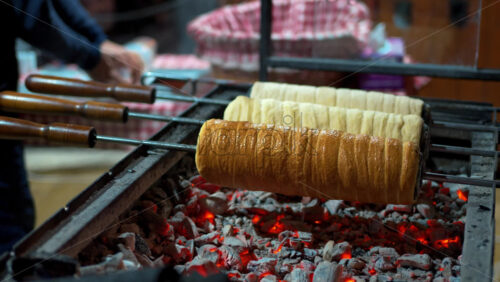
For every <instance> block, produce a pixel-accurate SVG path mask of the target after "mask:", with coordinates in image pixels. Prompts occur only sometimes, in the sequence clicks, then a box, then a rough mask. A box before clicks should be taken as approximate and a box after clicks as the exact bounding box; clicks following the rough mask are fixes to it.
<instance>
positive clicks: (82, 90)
mask: <svg viewBox="0 0 500 282" xmlns="http://www.w3.org/2000/svg"><path fill="white" fill-rule="evenodd" d="M162 79H163V78H162ZM172 80H176V78H172ZM207 80H209V81H212V80H211V79H207ZM213 81H214V82H215V83H225V81H224V80H213ZM244 85H248V87H250V84H244ZM26 87H27V88H28V89H29V90H30V91H33V92H39V93H46V94H58V95H67V96H85V97H113V98H115V99H116V100H118V101H130V102H141V103H154V102H155V101H156V99H157V98H160V99H166V100H171V101H181V102H189V103H203V104H213V105H219V106H226V105H228V104H229V103H230V101H227V100H220V99H212V98H199V97H193V96H187V95H179V91H178V90H176V89H174V88H172V87H169V86H165V85H157V86H155V87H149V86H137V85H130V84H116V85H115V84H104V83H98V82H93V81H84V80H78V79H68V78H61V77H56V76H45V75H30V76H28V78H27V79H26ZM465 106H466V107H470V108H471V109H474V110H477V109H481V110H485V111H486V110H488V111H494V112H495V113H496V112H497V110H498V108H495V107H483V106H476V105H465ZM141 118H147V117H146V116H145V115H143V116H142V117H141ZM431 127H442V128H449V129H458V130H474V131H489V132H496V133H497V134H498V132H499V130H500V127H497V126H493V125H470V124H461V123H454V122H442V121H433V123H432V124H431Z"/></svg>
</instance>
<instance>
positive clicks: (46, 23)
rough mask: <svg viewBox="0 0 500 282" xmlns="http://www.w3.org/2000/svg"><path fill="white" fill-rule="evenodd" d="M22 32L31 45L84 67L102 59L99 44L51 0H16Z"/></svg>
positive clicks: (17, 25) (16, 12) (89, 66)
mask: <svg viewBox="0 0 500 282" xmlns="http://www.w3.org/2000/svg"><path fill="white" fill-rule="evenodd" d="M12 3H13V5H14V7H15V8H14V13H15V15H16V20H17V21H18V22H17V23H16V25H15V27H17V28H19V32H18V33H17V34H19V36H20V37H21V38H22V39H24V40H25V41H27V42H28V43H30V44H31V45H33V46H35V47H37V48H39V49H41V50H43V51H45V52H47V53H49V54H51V55H53V56H55V57H57V58H59V59H61V60H63V61H65V62H68V63H76V64H78V65H79V66H80V67H82V68H83V69H85V70H90V69H92V68H94V67H95V66H96V65H97V63H98V62H99V60H100V56H101V54H100V51H99V44H100V43H102V41H101V42H97V44H93V43H92V42H90V41H89V40H87V38H86V37H85V36H83V35H81V34H78V33H76V32H75V31H74V30H72V29H71V28H70V27H69V26H68V25H67V24H66V23H65V22H64V21H63V20H62V18H61V17H60V16H59V15H58V13H57V12H56V9H55V8H54V3H53V1H51V0H13V1H12Z"/></svg>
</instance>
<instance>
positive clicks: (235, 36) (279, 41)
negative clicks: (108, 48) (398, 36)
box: [188, 0, 371, 71]
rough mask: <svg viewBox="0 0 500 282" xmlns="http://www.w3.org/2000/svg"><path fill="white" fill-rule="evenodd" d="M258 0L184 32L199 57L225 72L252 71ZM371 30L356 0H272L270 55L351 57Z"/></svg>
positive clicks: (255, 65)
mask: <svg viewBox="0 0 500 282" xmlns="http://www.w3.org/2000/svg"><path fill="white" fill-rule="evenodd" d="M259 29H260V1H257V2H250V3H243V4H238V5H232V6H225V7H223V8H220V9H217V10H215V11H212V12H210V13H208V14H205V15H202V16H200V17H198V18H196V19H194V20H193V21H192V22H191V23H190V24H189V26H188V32H189V33H190V34H191V35H192V36H193V37H194V39H195V40H196V42H197V44H198V45H197V52H198V54H199V55H200V56H201V58H202V59H205V60H207V61H210V62H211V63H212V64H214V65H217V66H219V67H223V68H226V69H242V70H245V71H256V70H257V69H258V61H259V60H258V59H259V38H260V35H259ZM370 30H371V20H370V16H369V10H368V8H367V7H366V6H365V5H364V4H363V3H361V2H359V1H357V0H274V1H273V26H272V36H271V38H272V45H273V50H274V55H277V56H292V57H335V58H352V57H354V56H357V55H359V54H360V51H361V48H362V47H363V45H364V44H366V43H367V41H368V38H369V34H370Z"/></svg>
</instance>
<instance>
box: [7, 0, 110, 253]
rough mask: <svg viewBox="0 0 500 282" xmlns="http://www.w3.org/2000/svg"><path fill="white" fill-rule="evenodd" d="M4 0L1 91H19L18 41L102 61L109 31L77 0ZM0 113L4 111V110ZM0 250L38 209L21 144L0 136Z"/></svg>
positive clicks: (71, 59)
mask: <svg viewBox="0 0 500 282" xmlns="http://www.w3.org/2000/svg"><path fill="white" fill-rule="evenodd" d="M3 2H4V1H2V2H0V30H1V32H0V36H1V38H2V44H0V62H1V67H0V91H2V90H16V89H17V82H18V68H17V60H16V53H15V40H16V38H18V37H19V38H22V39H23V40H25V41H26V42H29V43H30V44H31V45H33V46H35V47H37V48H39V49H41V50H43V51H45V52H47V53H49V54H52V55H53V56H54V57H57V58H59V59H61V60H63V61H65V62H68V63H76V64H78V65H79V66H80V67H82V68H83V69H92V68H93V67H94V66H96V64H97V63H98V61H99V59H100V52H99V46H100V44H101V43H102V42H103V41H104V40H105V39H106V35H105V34H104V32H103V31H102V30H101V28H100V27H99V26H98V24H97V23H96V22H95V21H94V20H93V19H92V18H91V17H90V16H89V15H88V14H87V12H86V11H85V9H84V8H83V7H82V6H81V4H80V3H79V1H77V0H7V1H6V2H7V3H3ZM0 115H5V114H4V113H0ZM0 152H1V153H0V254H1V253H3V252H4V251H7V250H9V249H10V248H11V247H12V245H13V244H14V243H15V242H16V241H17V240H19V239H20V238H22V236H24V235H25V234H26V233H27V232H29V231H30V230H31V229H32V228H33V223H34V212H33V200H32V198H31V195H30V192H29V187H28V182H27V178H26V171H25V168H24V160H23V147H22V142H19V141H9V140H0Z"/></svg>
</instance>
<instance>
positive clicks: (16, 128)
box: [0, 117, 500, 187]
mask: <svg viewBox="0 0 500 282" xmlns="http://www.w3.org/2000/svg"><path fill="white" fill-rule="evenodd" d="M0 139H14V140H26V139H44V140H47V141H52V142H57V143H63V144H72V145H77V146H84V147H90V148H92V147H94V146H95V144H96V142H98V141H101V142H110V143H119V144H127V145H146V146H151V147H157V148H163V149H169V150H180V151H186V152H196V146H195V145H187V144H177V143H165V142H158V141H150V140H136V139H129V138H121V137H112V136H103V135H97V133H96V130H95V129H94V128H93V127H91V126H82V125H75V124H61V123H53V124H49V125H45V124H39V123H35V122H31V121H27V120H22V119H15V118H10V117H0ZM423 178H424V179H427V180H433V181H440V182H450V183H459V184H468V185H475V186H483V187H497V186H499V185H500V181H498V180H487V179H475V178H469V177H461V176H454V175H446V174H439V173H433V172H424V173H423Z"/></svg>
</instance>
